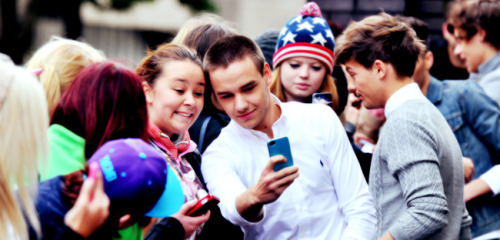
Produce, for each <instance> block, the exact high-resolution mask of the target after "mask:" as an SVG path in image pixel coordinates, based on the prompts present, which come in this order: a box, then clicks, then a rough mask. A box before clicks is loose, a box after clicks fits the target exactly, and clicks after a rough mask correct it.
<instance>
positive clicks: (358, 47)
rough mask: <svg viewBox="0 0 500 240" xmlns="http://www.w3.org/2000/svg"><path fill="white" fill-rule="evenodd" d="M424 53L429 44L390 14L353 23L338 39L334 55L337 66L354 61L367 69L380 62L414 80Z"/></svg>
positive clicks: (399, 74) (401, 75)
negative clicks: (420, 56)
mask: <svg viewBox="0 0 500 240" xmlns="http://www.w3.org/2000/svg"><path fill="white" fill-rule="evenodd" d="M423 51H425V45H424V44H423V43H422V41H421V40H420V39H418V38H417V36H416V34H415V31H414V30H413V29H411V28H410V27H409V26H408V25H406V24H405V23H402V22H400V21H398V20H396V19H395V18H394V17H393V16H391V15H389V14H386V13H380V14H378V15H374V16H370V17H366V18H365V19H363V20H361V21H359V22H351V24H350V25H349V26H348V27H347V28H346V29H345V31H344V34H343V35H341V36H340V37H339V38H337V45H336V47H335V54H334V56H336V57H335V63H336V64H345V63H346V62H348V61H349V60H351V59H354V60H355V61H357V62H359V63H360V64H361V65H363V66H364V67H365V68H367V69H370V68H371V67H372V65H373V63H374V62H375V60H377V59H378V60H381V61H383V62H385V63H390V64H392V65H393V66H394V69H395V71H396V74H397V76H398V77H404V76H407V77H411V76H412V75H413V72H414V71H415V64H416V62H417V59H418V56H419V55H420V54H421V53H422V52H423Z"/></svg>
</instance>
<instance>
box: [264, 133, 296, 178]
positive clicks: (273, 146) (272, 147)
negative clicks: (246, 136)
mask: <svg viewBox="0 0 500 240" xmlns="http://www.w3.org/2000/svg"><path fill="white" fill-rule="evenodd" d="M267 149H268V150H269V156H270V157H273V156H276V155H283V156H284V157H285V158H286V162H278V163H276V164H275V165H274V168H273V170H274V171H275V172H277V171H279V170H281V169H283V168H286V167H290V166H293V158H292V151H291V150H290V142H289V141H288V137H282V138H277V139H273V140H271V141H269V142H268V143H267Z"/></svg>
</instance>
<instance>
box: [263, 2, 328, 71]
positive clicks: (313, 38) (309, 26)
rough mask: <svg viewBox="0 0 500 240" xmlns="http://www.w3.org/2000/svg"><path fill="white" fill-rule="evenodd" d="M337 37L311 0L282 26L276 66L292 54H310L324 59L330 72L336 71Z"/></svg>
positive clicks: (275, 58)
mask: <svg viewBox="0 0 500 240" xmlns="http://www.w3.org/2000/svg"><path fill="white" fill-rule="evenodd" d="M334 49H335V39H334V37H333V33H332V31H331V30H330V27H329V26H328V23H327V22H326V21H325V19H324V18H323V17H321V10H320V8H319V6H318V5H317V4H316V3H315V2H308V3H306V4H305V5H304V6H302V8H301V9H300V15H299V16H296V17H294V18H292V19H290V20H288V22H287V23H286V25H285V27H283V29H281V32H280V35H279V38H278V42H277V43H276V53H275V54H274V56H273V68H276V67H277V66H278V65H279V64H280V63H281V62H283V61H284V60H286V59H288V58H291V57H310V58H314V59H317V60H319V61H321V62H322V63H323V64H325V66H326V67H327V69H328V70H329V73H332V71H333V50H334Z"/></svg>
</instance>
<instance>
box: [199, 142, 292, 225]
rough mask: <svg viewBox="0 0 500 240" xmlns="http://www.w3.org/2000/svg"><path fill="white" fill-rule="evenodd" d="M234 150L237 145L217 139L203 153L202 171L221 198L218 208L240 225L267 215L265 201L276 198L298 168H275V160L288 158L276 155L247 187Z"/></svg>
mask: <svg viewBox="0 0 500 240" xmlns="http://www.w3.org/2000/svg"><path fill="white" fill-rule="evenodd" d="M228 149H232V151H229V150H228ZM234 151H235V148H234V147H232V148H231V147H229V146H227V145H225V144H224V143H222V142H221V141H220V139H218V140H216V141H214V142H213V143H212V144H211V145H210V146H209V147H208V148H207V150H206V151H205V153H204V154H203V161H202V172H203V175H204V177H205V181H206V183H207V187H208V189H209V191H210V192H211V193H212V194H214V195H215V196H217V197H219V198H220V200H221V201H220V203H219V208H220V210H221V213H222V215H223V216H224V218H226V219H227V220H229V221H230V222H231V223H233V224H235V225H238V226H247V225H253V224H256V223H257V222H258V221H260V220H261V219H263V218H264V215H265V207H264V205H265V203H268V202H272V201H274V200H276V199H277V198H278V197H279V196H280V195H281V192H283V191H284V189H285V188H286V187H287V186H288V185H290V184H291V182H292V181H293V179H295V178H296V177H297V176H298V172H297V171H298V168H297V167H289V168H285V169H282V170H281V171H279V172H274V171H273V170H272V167H273V166H274V164H275V163H276V162H278V161H284V160H285V158H284V157H282V156H279V157H278V156H277V157H273V158H271V160H270V162H269V163H268V164H267V165H266V167H264V170H263V171H262V174H261V177H260V179H259V180H258V181H257V182H258V183H257V184H255V185H253V186H250V187H247V186H245V184H244V183H243V180H242V179H241V177H240V176H238V172H237V169H238V166H237V164H238V161H235V159H238V156H237V154H235V153H234ZM252 170H253V169H252ZM249 171H250V170H249ZM280 180H283V181H280ZM274 197H275V198H276V199H274V200H273V198H274Z"/></svg>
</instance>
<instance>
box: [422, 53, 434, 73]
mask: <svg viewBox="0 0 500 240" xmlns="http://www.w3.org/2000/svg"><path fill="white" fill-rule="evenodd" d="M424 64H425V69H426V70H427V71H429V70H431V68H432V65H433V64H434V54H432V52H431V51H427V52H426V53H425V56H424Z"/></svg>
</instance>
